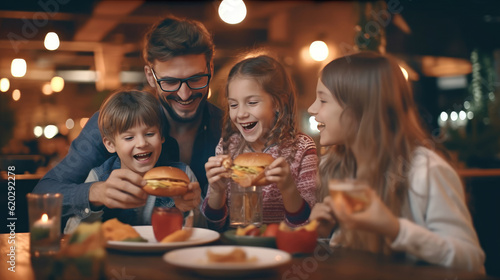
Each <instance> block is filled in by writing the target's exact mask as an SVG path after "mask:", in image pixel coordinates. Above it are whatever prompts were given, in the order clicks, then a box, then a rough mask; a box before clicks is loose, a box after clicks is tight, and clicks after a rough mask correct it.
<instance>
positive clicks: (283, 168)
mask: <svg viewBox="0 0 500 280" xmlns="http://www.w3.org/2000/svg"><path fill="white" fill-rule="evenodd" d="M266 169H267V170H266V171H265V172H266V179H267V180H268V181H269V182H271V183H276V186H277V187H278V189H279V191H280V192H281V196H282V197H283V204H284V206H285V209H286V211H288V212H290V213H295V212H297V211H299V209H300V207H301V206H302V204H303V203H307V202H305V201H304V199H303V198H302V196H301V195H300V193H299V190H297V185H296V184H295V180H294V179H293V178H292V174H291V172H290V166H289V165H288V162H287V161H286V160H285V158H283V157H279V158H277V159H275V160H274V161H273V162H272V163H271V164H270V165H269V166H268V167H266Z"/></svg>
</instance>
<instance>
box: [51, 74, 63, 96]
mask: <svg viewBox="0 0 500 280" xmlns="http://www.w3.org/2000/svg"><path fill="white" fill-rule="evenodd" d="M50 86H51V87H52V91H54V92H61V91H62V90H63V89H64V79H63V78H61V77H59V76H55V77H53V78H52V79H51V80H50Z"/></svg>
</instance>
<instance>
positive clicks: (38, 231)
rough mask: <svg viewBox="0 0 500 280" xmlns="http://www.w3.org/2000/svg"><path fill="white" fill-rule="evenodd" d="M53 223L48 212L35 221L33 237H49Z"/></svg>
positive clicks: (36, 238) (33, 238) (39, 238)
mask: <svg viewBox="0 0 500 280" xmlns="http://www.w3.org/2000/svg"><path fill="white" fill-rule="evenodd" d="M52 225H53V221H52V219H49V216H47V214H43V215H42V218H41V219H40V220H38V221H35V223H34V224H33V228H32V229H31V239H32V240H41V239H45V238H48V237H49V236H50V231H51V228H52Z"/></svg>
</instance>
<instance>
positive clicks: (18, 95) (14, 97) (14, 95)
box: [12, 89, 21, 101]
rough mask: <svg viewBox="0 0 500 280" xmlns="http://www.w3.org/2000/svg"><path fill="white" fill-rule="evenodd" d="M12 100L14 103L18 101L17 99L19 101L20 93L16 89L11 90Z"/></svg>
mask: <svg viewBox="0 0 500 280" xmlns="http://www.w3.org/2000/svg"><path fill="white" fill-rule="evenodd" d="M12 99H14V101H18V100H19V99H21V91H20V90H18V89H15V90H13V91H12Z"/></svg>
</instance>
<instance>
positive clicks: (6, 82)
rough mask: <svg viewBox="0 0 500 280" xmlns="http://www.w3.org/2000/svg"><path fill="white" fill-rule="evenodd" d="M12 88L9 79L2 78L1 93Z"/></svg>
mask: <svg viewBox="0 0 500 280" xmlns="http://www.w3.org/2000/svg"><path fill="white" fill-rule="evenodd" d="M9 88H10V81H9V79H7V78H2V79H1V80H0V91H1V92H6V91H8V90H9Z"/></svg>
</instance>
